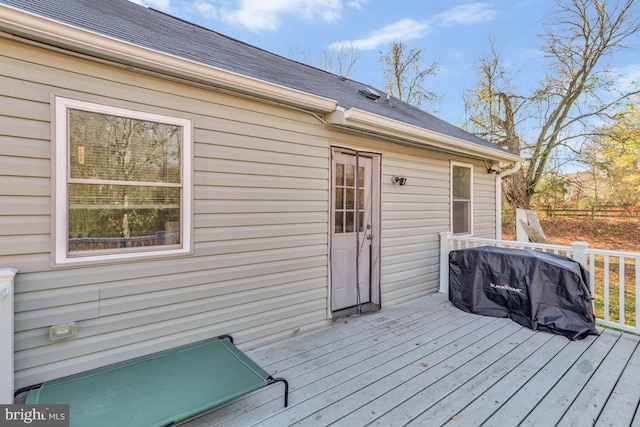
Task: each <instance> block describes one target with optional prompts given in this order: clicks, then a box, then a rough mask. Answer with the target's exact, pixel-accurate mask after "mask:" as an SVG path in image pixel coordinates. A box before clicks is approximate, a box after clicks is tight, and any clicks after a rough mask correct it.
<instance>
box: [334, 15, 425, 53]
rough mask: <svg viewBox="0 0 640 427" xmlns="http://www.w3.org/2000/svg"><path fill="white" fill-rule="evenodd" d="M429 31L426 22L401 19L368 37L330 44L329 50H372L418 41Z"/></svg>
mask: <svg viewBox="0 0 640 427" xmlns="http://www.w3.org/2000/svg"><path fill="white" fill-rule="evenodd" d="M429 29H430V26H429V24H428V23H427V22H426V21H416V20H415V19H402V20H400V21H398V22H395V23H393V24H391V25H387V26H386V27H383V28H380V29H379V30H376V31H374V32H372V33H371V34H370V35H369V36H368V37H365V38H362V39H358V40H344V41H340V42H336V43H333V44H331V45H330V46H329V48H330V49H340V48H341V47H345V46H346V47H349V46H353V48H354V49H357V50H372V49H377V48H378V47H380V46H381V45H384V44H388V43H392V42H394V41H408V40H414V39H420V38H422V37H424V36H425V34H427V32H428V31H429Z"/></svg>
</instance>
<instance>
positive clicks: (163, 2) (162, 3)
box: [130, 0, 170, 10]
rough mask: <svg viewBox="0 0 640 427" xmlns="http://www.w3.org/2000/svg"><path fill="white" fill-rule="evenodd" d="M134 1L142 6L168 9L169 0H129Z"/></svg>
mask: <svg viewBox="0 0 640 427" xmlns="http://www.w3.org/2000/svg"><path fill="white" fill-rule="evenodd" d="M130 1H132V2H134V3H138V4H141V5H142V6H147V7H152V8H154V9H159V10H169V6H170V5H169V2H170V0H130Z"/></svg>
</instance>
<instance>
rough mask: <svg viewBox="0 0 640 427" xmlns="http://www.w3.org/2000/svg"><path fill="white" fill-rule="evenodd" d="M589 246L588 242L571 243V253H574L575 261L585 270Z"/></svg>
mask: <svg viewBox="0 0 640 427" xmlns="http://www.w3.org/2000/svg"><path fill="white" fill-rule="evenodd" d="M588 247H589V244H588V243H587V242H573V243H571V252H572V253H573V259H574V261H578V262H579V263H580V264H582V266H583V267H584V268H587V248H588Z"/></svg>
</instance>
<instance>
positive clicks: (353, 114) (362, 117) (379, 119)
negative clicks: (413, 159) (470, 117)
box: [326, 108, 524, 163]
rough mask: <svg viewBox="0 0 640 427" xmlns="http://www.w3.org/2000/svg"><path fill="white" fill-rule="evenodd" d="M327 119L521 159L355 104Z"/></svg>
mask: <svg viewBox="0 0 640 427" xmlns="http://www.w3.org/2000/svg"><path fill="white" fill-rule="evenodd" d="M326 119H327V121H328V122H329V123H331V124H334V125H338V126H343V127H347V128H351V129H358V130H362V131H365V132H373V133H376V134H379V135H384V136H389V137H392V138H393V137H395V138H398V139H401V140H406V141H411V142H413V143H415V144H416V145H424V146H425V147H434V148H439V149H442V150H446V151H450V152H456V153H460V154H466V155H474V156H478V157H481V158H486V159H491V160H498V161H503V162H507V163H514V162H522V161H523V160H524V159H523V158H522V157H520V156H517V155H515V154H513V153H509V152H508V151H504V150H502V149H501V148H499V147H496V148H495V149H494V148H490V147H484V146H482V145H478V144H474V143H472V142H469V141H465V140H463V139H459V138H455V137H452V136H448V135H444V134H441V133H438V132H434V131H431V130H429V129H425V128H422V127H420V126H415V125H410V124H407V123H404V122H401V121H398V120H394V119H390V118H387V117H383V116H380V115H377V114H373V113H369V112H367V111H363V110H359V109H357V108H349V109H346V110H345V109H340V110H338V111H335V112H333V113H332V114H328V115H327V116H326Z"/></svg>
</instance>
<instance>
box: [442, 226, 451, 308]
mask: <svg viewBox="0 0 640 427" xmlns="http://www.w3.org/2000/svg"><path fill="white" fill-rule="evenodd" d="M451 236H453V233H451V232H450V231H442V232H440V292H442V293H443V294H445V295H449V252H451V249H452V247H451Z"/></svg>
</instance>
